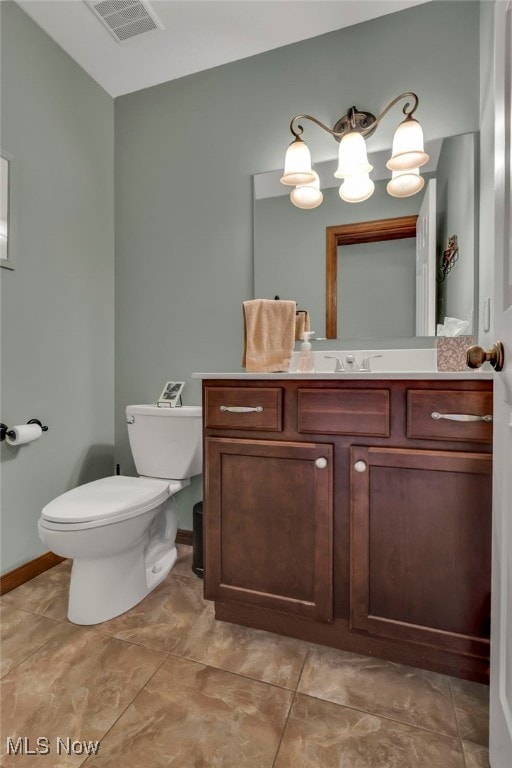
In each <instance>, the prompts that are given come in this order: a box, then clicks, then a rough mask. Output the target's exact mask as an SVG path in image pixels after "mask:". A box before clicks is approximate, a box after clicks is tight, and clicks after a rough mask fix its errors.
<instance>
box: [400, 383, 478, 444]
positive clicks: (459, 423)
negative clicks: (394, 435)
mask: <svg viewBox="0 0 512 768" xmlns="http://www.w3.org/2000/svg"><path fill="white" fill-rule="evenodd" d="M484 416H492V392H474V391H473V392H472V391H463V390H427V389H410V390H408V392H407V437H416V438H424V439H426V440H461V441H466V442H475V441H476V442H485V443H490V442H492V421H489V420H483V419H482V418H481V417H484ZM466 417H469V418H466ZM472 417H476V418H472Z"/></svg>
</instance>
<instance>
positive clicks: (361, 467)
mask: <svg viewBox="0 0 512 768" xmlns="http://www.w3.org/2000/svg"><path fill="white" fill-rule="evenodd" d="M367 468H368V465H367V464H366V462H365V461H356V463H355V464H354V469H355V471H356V472H366V470H367Z"/></svg>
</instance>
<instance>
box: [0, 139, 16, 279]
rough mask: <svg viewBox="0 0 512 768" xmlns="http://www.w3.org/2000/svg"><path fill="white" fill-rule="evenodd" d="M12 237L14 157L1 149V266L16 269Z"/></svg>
mask: <svg viewBox="0 0 512 768" xmlns="http://www.w3.org/2000/svg"><path fill="white" fill-rule="evenodd" d="M12 246H13V239H12V157H11V156H10V155H8V154H7V153H6V152H2V151H0V266H2V267H6V268H7V269H14V260H13V247H12Z"/></svg>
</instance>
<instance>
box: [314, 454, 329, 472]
mask: <svg viewBox="0 0 512 768" xmlns="http://www.w3.org/2000/svg"><path fill="white" fill-rule="evenodd" d="M326 466H327V459H326V458H325V456H320V458H318V459H317V460H316V461H315V467H318V469H325V468H326Z"/></svg>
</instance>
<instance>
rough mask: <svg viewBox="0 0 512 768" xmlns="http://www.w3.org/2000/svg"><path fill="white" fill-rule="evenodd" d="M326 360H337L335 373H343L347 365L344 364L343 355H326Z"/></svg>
mask: <svg viewBox="0 0 512 768" xmlns="http://www.w3.org/2000/svg"><path fill="white" fill-rule="evenodd" d="M324 360H336V367H335V369H334V373H341V371H344V370H345V366H344V365H343V360H342V359H341V357H336V355H324Z"/></svg>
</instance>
